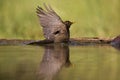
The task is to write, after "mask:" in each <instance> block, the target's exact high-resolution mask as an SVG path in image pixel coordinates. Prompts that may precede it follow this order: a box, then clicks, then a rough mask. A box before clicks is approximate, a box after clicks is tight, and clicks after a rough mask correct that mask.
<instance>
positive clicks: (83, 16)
mask: <svg viewBox="0 0 120 80" xmlns="http://www.w3.org/2000/svg"><path fill="white" fill-rule="evenodd" d="M43 3H47V4H50V5H51V6H52V7H53V8H54V9H55V11H56V12H57V13H58V14H59V15H60V16H61V17H62V19H63V20H71V21H74V22H75V24H74V25H72V27H71V37H96V36H97V37H114V36H116V35H119V34H120V33H119V30H120V15H119V14H120V0H0V38H9V39H12V38H17V39H41V38H43V34H42V29H41V28H40V25H39V20H38V17H37V16H36V13H35V11H36V7H37V5H41V6H43Z"/></svg>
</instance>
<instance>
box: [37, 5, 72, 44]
mask: <svg viewBox="0 0 120 80" xmlns="http://www.w3.org/2000/svg"><path fill="white" fill-rule="evenodd" d="M44 7H45V9H43V8H42V7H40V6H38V7H37V8H36V13H37V16H38V17H39V21H40V25H41V27H42V29H43V34H44V37H45V40H50V41H53V42H55V43H57V42H68V41H69V38H70V30H69V29H70V26H71V25H72V24H73V22H71V21H63V20H62V19H61V18H60V16H59V15H58V14H57V13H56V12H55V11H54V10H53V9H52V7H51V6H50V5H46V4H44Z"/></svg>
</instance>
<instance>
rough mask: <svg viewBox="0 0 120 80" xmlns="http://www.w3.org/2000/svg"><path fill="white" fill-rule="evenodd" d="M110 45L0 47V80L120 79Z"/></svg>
mask: <svg viewBox="0 0 120 80" xmlns="http://www.w3.org/2000/svg"><path fill="white" fill-rule="evenodd" d="M119 74H120V50H119V49H118V48H117V49H116V48H114V47H112V46H67V45H65V44H54V45H46V46H24V45H23V46H0V80H120V76H119Z"/></svg>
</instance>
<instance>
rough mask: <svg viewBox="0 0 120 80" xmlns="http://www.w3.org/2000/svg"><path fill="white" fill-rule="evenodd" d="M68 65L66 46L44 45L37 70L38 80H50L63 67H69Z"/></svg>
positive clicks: (67, 49) (67, 48)
mask: <svg viewBox="0 0 120 80" xmlns="http://www.w3.org/2000/svg"><path fill="white" fill-rule="evenodd" d="M70 64H71V63H70V60H69V47H68V45H65V44H62V43H60V44H52V45H46V46H45V52H44V55H43V58H42V61H41V63H40V67H39V70H38V80H52V79H53V78H54V77H55V75H56V74H57V73H58V72H59V71H60V70H61V69H62V67H63V66H66V67H69V66H70Z"/></svg>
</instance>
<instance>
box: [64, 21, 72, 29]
mask: <svg viewBox="0 0 120 80" xmlns="http://www.w3.org/2000/svg"><path fill="white" fill-rule="evenodd" d="M64 24H65V25H66V27H67V28H70V26H71V25H72V24H73V22H71V21H65V22H64Z"/></svg>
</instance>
